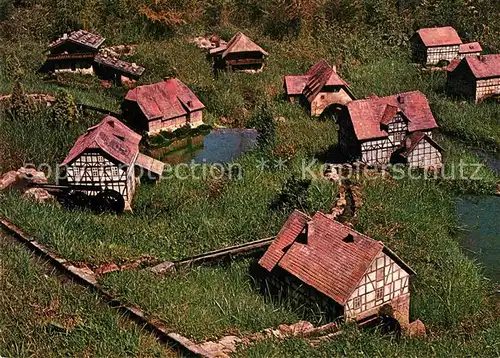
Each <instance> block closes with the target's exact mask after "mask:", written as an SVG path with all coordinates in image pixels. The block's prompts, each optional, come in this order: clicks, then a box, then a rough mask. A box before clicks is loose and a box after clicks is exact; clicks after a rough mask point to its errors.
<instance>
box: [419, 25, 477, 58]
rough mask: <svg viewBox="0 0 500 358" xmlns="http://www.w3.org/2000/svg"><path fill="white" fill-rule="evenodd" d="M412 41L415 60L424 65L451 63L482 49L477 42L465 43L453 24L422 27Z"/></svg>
mask: <svg viewBox="0 0 500 358" xmlns="http://www.w3.org/2000/svg"><path fill="white" fill-rule="evenodd" d="M411 42H412V53H413V60H414V61H415V62H417V63H421V64H424V65H437V64H439V63H440V62H441V61H446V62H448V63H450V62H451V61H452V60H454V59H455V58H457V57H460V56H466V55H467V54H469V53H475V52H477V51H478V50H479V51H481V50H480V49H481V46H480V45H479V44H478V43H477V42H475V43H470V44H463V43H462V39H461V38H460V36H458V33H457V31H456V30H455V29H454V28H453V27H451V26H445V27H430V28H423V29H420V30H418V31H417V32H416V33H415V34H414V35H413V37H412V39H411Z"/></svg>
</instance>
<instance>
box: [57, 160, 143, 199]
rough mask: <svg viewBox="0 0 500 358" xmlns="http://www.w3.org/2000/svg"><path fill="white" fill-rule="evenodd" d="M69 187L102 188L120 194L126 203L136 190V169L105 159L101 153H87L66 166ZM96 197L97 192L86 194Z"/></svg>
mask: <svg viewBox="0 0 500 358" xmlns="http://www.w3.org/2000/svg"><path fill="white" fill-rule="evenodd" d="M66 175H67V181H68V185H71V184H78V185H89V186H100V187H102V188H103V189H111V190H115V191H117V192H119V193H120V194H121V195H122V196H123V198H124V199H125V201H126V202H129V201H130V200H131V199H132V196H133V193H134V190H135V173H134V167H133V166H132V167H127V166H125V165H121V164H119V163H116V162H115V161H113V160H111V159H108V158H106V157H105V154H104V153H102V152H100V151H86V152H84V153H83V154H82V155H80V156H79V157H78V158H77V159H76V160H75V161H73V162H72V163H70V164H68V165H67V166H66ZM85 193H86V194H87V195H95V194H97V193H96V192H93V191H88V192H85Z"/></svg>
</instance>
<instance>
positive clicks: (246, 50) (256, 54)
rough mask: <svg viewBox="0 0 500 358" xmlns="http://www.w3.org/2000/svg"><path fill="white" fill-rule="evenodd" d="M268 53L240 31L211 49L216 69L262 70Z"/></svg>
mask: <svg viewBox="0 0 500 358" xmlns="http://www.w3.org/2000/svg"><path fill="white" fill-rule="evenodd" d="M267 55H268V53H267V52H266V51H264V50H263V49H262V48H261V47H260V46H259V45H257V44H256V43H255V42H253V41H252V40H250V39H249V38H248V37H247V36H246V35H245V34H243V33H241V32H238V33H237V34H236V35H234V37H233V38H232V39H231V40H230V41H229V42H228V43H227V44H224V43H223V44H221V45H220V46H219V47H216V48H213V49H211V50H210V51H209V55H208V57H209V58H210V59H211V60H212V62H213V66H214V69H215V70H228V71H246V72H260V71H262V69H263V68H264V63H265V58H266V56H267Z"/></svg>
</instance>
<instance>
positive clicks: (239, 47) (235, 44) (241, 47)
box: [222, 32, 268, 58]
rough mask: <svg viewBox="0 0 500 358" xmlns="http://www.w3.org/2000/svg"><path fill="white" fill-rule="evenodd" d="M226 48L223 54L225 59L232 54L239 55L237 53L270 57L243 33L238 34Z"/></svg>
mask: <svg viewBox="0 0 500 358" xmlns="http://www.w3.org/2000/svg"><path fill="white" fill-rule="evenodd" d="M225 46H226V49H225V51H224V53H223V54H222V57H223V58H224V57H226V56H227V55H229V54H230V53H237V52H260V53H262V54H263V55H265V56H267V55H268V53H267V52H266V51H265V50H264V49H262V47H260V46H259V45H257V44H256V43H255V42H253V41H252V40H250V39H249V38H248V37H247V36H246V35H245V34H243V33H242V32H238V33H237V34H236V35H234V36H233V38H232V39H231V40H230V41H229V42H228V43H227V45H225Z"/></svg>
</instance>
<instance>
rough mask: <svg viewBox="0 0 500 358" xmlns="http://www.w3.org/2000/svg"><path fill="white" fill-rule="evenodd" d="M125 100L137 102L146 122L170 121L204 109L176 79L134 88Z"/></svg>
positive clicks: (192, 94) (193, 95) (196, 98)
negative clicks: (160, 119)
mask: <svg viewBox="0 0 500 358" xmlns="http://www.w3.org/2000/svg"><path fill="white" fill-rule="evenodd" d="M125 100H127V101H132V102H137V104H138V105H139V108H140V109H141V111H142V113H144V115H145V116H146V118H147V119H148V120H152V119H158V118H163V119H172V118H176V117H180V116H184V115H186V114H187V113H188V112H193V111H197V110H201V109H203V108H205V105H204V104H203V103H201V101H200V100H199V99H198V97H196V96H195V94H194V93H193V92H192V91H191V90H190V89H189V88H188V87H187V86H186V85H185V84H184V83H182V82H181V81H179V80H178V79H176V78H170V79H168V80H166V81H162V82H158V83H153V84H149V85H144V86H139V87H136V88H134V89H132V90H130V91H128V93H127V95H126V97H125Z"/></svg>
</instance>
